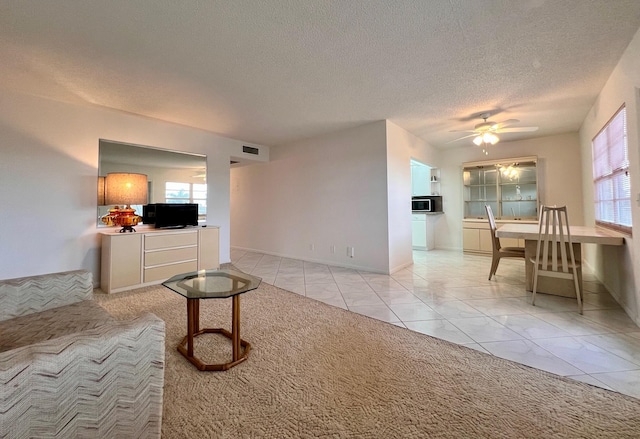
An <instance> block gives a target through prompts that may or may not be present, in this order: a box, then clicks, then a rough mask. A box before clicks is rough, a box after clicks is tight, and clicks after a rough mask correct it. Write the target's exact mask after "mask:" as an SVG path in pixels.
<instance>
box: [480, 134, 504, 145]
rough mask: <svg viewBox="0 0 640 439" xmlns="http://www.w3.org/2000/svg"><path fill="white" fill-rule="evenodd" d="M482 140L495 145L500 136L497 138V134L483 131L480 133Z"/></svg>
mask: <svg viewBox="0 0 640 439" xmlns="http://www.w3.org/2000/svg"><path fill="white" fill-rule="evenodd" d="M482 140H483V141H484V143H490V144H492V145H495V144H496V143H498V142H499V141H500V138H498V136H496V135H495V134H493V133H484V134H483V135H482Z"/></svg>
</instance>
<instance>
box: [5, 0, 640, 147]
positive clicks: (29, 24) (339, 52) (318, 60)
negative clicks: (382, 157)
mask: <svg viewBox="0 0 640 439" xmlns="http://www.w3.org/2000/svg"><path fill="white" fill-rule="evenodd" d="M639 27H640V1H638V0H552V1H551V0H549V1H545V0H483V1H480V0H415V1H409V0H402V1H401V0H320V1H316V0H278V1H276V0H254V1H252V0H234V1H229V0H221V1H214V0H201V1H194V0H185V1H175V0H154V1H148V0H146V1H145V0H109V1H104V0H99V1H95V0H83V1H81V0H75V1H71V0H57V1H46V2H43V1H33V0H16V1H8V0H3V1H2V2H1V3H0V60H1V61H0V78H2V81H0V87H4V88H9V89H13V90H17V91H20V92H23V93H28V94H32V95H37V96H43V97H47V98H52V99H56V100H61V101H66V102H79V103H87V104H92V105H98V106H102V107H108V108H113V109H118V110H122V111H126V112H129V113H134V114H140V115H145V116H149V117H153V118H158V119H162V120H166V121H170V122H175V123H179V124H184V125H188V126H193V127H197V128H201V129H204V130H208V131H212V132H216V133H220V134H222V135H225V136H228V137H232V138H237V139H241V140H244V141H247V142H254V143H258V144H265V145H272V146H275V145H278V144H282V143H287V142H291V141H294V140H297V139H301V138H306V137H311V136H315V135H318V134H322V133H325V132H329V131H334V130H337V129H341V128H346V127H350V126H355V125H359V124H362V123H366V122H370V121H375V120H381V119H389V120H391V121H392V122H394V123H396V124H398V125H399V126H401V127H403V128H405V129H407V130H408V131H410V132H412V133H414V134H415V135H417V136H419V137H422V138H423V139H425V140H426V141H428V142H429V143H431V144H432V145H434V146H438V147H440V146H444V147H446V146H452V145H453V146H456V145H460V144H465V145H466V144H471V141H470V140H464V141H461V142H460V143H452V144H447V143H446V142H448V141H450V140H453V139H455V138H457V137H459V134H456V133H451V132H450V130H461V129H469V128H472V127H473V125H475V124H476V123H477V122H480V120H478V119H474V118H473V116H474V115H476V116H477V114H479V113H483V112H486V111H490V112H491V113H493V114H494V115H495V117H492V118H491V119H492V120H495V121H498V122H499V121H501V120H505V119H520V120H521V123H520V124H519V125H522V126H531V125H534V126H539V127H540V129H539V130H538V131H537V132H535V133H520V134H504V135H503V136H502V138H503V140H515V139H522V138H527V137H533V136H541V135H549V134H555V133H561V132H567V131H576V130H577V129H578V128H579V127H580V124H581V122H582V120H583V119H584V117H585V116H586V114H587V111H588V109H589V108H590V107H591V105H593V103H594V100H595V98H596V96H597V94H598V92H599V91H600V89H601V88H602V86H603V85H604V83H605V81H606V79H607V78H608V76H609V74H610V73H611V71H612V69H613V67H614V66H615V64H616V63H617V61H618V60H619V58H620V56H621V54H622V52H623V50H624V49H625V48H626V46H627V45H628V43H629V42H630V41H631V38H632V37H633V35H634V34H635V33H636V31H637V30H638V28H639ZM639 56H640V54H639Z"/></svg>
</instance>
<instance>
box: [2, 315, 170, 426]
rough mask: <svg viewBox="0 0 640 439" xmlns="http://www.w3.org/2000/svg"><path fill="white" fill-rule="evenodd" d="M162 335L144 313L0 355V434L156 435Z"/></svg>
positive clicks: (160, 323)
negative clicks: (127, 319) (130, 318)
mask: <svg viewBox="0 0 640 439" xmlns="http://www.w3.org/2000/svg"><path fill="white" fill-rule="evenodd" d="M164 339H165V324H164V321H162V320H161V319H159V318H158V317H156V316H155V315H153V314H150V313H147V314H144V315H142V316H140V317H138V318H136V319H133V320H130V321H116V322H112V323H109V324H107V325H104V326H101V327H98V328H95V329H91V330H87V331H83V332H80V333H75V334H70V335H67V336H63V337H60V338H56V339H52V340H47V341H44V342H40V343H37V344H34V345H30V346H25V347H21V348H17V349H14V350H11V351H6V352H3V353H0V437H5V435H6V437H87V438H89V437H91V438H95V437H100V438H110V437H113V438H123V437H136V438H147V437H160V432H161V425H162V396H163V385H164V352H165V346H164Z"/></svg>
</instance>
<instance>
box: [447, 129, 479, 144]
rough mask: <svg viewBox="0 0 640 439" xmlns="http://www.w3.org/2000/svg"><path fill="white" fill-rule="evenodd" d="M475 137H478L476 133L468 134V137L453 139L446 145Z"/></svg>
mask: <svg viewBox="0 0 640 439" xmlns="http://www.w3.org/2000/svg"><path fill="white" fill-rule="evenodd" d="M477 135H478V133H476V132H474V133H473V134H469V135H468V136H463V137H459V138H457V139H454V140H449V141H448V142H447V143H453V142H457V141H458V140H462V139H468V138H469V137H474V136H477Z"/></svg>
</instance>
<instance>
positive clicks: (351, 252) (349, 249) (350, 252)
mask: <svg viewBox="0 0 640 439" xmlns="http://www.w3.org/2000/svg"><path fill="white" fill-rule="evenodd" d="M355 254H356V251H355V248H353V247H347V256H348V257H350V258H353V257H354V256H355Z"/></svg>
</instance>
